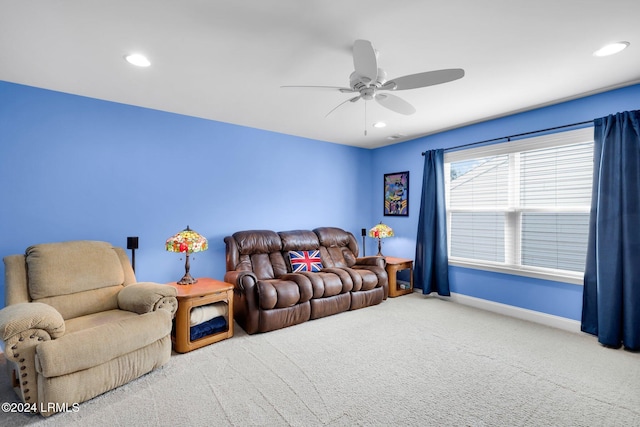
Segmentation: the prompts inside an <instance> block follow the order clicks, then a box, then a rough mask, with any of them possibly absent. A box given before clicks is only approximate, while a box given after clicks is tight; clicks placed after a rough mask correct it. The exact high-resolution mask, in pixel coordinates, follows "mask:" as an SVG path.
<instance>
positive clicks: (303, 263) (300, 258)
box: [289, 251, 322, 273]
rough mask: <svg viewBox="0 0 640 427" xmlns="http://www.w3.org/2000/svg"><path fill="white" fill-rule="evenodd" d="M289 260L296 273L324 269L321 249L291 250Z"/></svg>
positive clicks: (292, 269)
mask: <svg viewBox="0 0 640 427" xmlns="http://www.w3.org/2000/svg"><path fill="white" fill-rule="evenodd" d="M289 262H291V271H293V272H294V273H298V272H301V271H313V272H318V271H320V270H322V259H321V258H320V251H289Z"/></svg>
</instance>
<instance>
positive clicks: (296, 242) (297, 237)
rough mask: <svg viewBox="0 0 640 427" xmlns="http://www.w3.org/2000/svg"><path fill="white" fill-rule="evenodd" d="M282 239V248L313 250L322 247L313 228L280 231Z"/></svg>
mask: <svg viewBox="0 0 640 427" xmlns="http://www.w3.org/2000/svg"><path fill="white" fill-rule="evenodd" d="M278 235H279V236H280V240H281V241H282V250H283V251H285V252H287V251H312V250H315V249H318V248H319V247H320V241H319V240H318V236H317V235H316V233H314V232H313V231H311V230H291V231H280V232H278Z"/></svg>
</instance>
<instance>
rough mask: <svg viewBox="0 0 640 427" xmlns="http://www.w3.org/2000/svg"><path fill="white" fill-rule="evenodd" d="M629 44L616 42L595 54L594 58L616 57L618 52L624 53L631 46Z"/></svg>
mask: <svg viewBox="0 0 640 427" xmlns="http://www.w3.org/2000/svg"><path fill="white" fill-rule="evenodd" d="M629 44H630V43H629V42H616V43H611V44H608V45H606V46H603V47H601V48H600V49H598V50H596V51H595V52H593V56H609V55H615V54H616V53H618V52H622V51H623V50H625V49H626V48H627V47H628V46H629Z"/></svg>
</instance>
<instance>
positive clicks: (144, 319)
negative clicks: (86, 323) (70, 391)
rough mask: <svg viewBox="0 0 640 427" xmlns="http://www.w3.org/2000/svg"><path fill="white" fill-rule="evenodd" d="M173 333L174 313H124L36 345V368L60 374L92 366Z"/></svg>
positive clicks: (159, 311) (45, 372) (42, 371)
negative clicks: (111, 319)
mask: <svg viewBox="0 0 640 427" xmlns="http://www.w3.org/2000/svg"><path fill="white" fill-rule="evenodd" d="M170 333H171V313H169V312H168V311H167V310H158V311H154V312H151V313H146V314H141V315H134V316H125V317H123V318H121V319H119V320H117V321H115V322H108V323H101V324H98V325H96V326H94V327H90V328H88V329H82V330H79V331H77V332H75V333H69V334H65V335H64V336H63V337H61V338H58V339H55V340H51V341H45V342H42V343H40V344H38V346H37V348H36V357H37V359H36V370H37V371H38V372H39V373H40V374H42V375H43V376H45V377H57V376H60V375H66V374H70V373H73V372H77V371H81V370H84V369H89V368H91V367H94V366H97V365H100V364H102V363H106V362H108V361H110V360H113V359H115V358H117V357H120V356H123V355H125V354H127V353H131V352H133V351H135V350H138V349H141V348H143V347H146V346H147V345H149V344H151V343H153V342H156V341H158V340H160V339H162V338H164V337H166V336H168V335H169V334H170Z"/></svg>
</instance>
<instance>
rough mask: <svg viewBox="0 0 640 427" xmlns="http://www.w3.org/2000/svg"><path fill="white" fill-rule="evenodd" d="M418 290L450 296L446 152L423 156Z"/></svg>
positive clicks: (437, 151) (417, 273)
mask: <svg viewBox="0 0 640 427" xmlns="http://www.w3.org/2000/svg"><path fill="white" fill-rule="evenodd" d="M416 241H417V244H416V265H415V268H414V271H413V274H414V278H413V279H414V282H415V287H417V288H422V293H423V294H430V293H431V292H437V293H438V294H439V295H446V296H448V295H450V293H449V260H448V256H447V217H446V205H445V199H444V151H443V150H442V149H440V150H431V151H427V152H426V153H424V175H423V177H422V200H421V202H420V218H419V219H418V236H417V239H416Z"/></svg>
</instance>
